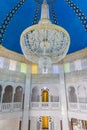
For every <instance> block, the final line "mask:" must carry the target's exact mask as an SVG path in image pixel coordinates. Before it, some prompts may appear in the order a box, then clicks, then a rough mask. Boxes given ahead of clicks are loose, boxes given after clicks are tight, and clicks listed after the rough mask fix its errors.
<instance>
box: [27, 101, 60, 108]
mask: <svg viewBox="0 0 87 130" xmlns="http://www.w3.org/2000/svg"><path fill="white" fill-rule="evenodd" d="M30 106H31V109H49V108H50V109H60V102H31V104H30Z"/></svg>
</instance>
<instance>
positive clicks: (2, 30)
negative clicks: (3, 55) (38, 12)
mask: <svg viewBox="0 0 87 130" xmlns="http://www.w3.org/2000/svg"><path fill="white" fill-rule="evenodd" d="M25 2H26V0H20V1H19V2H18V3H17V4H16V6H15V7H14V8H12V10H11V11H10V12H9V13H8V15H7V16H6V17H5V19H4V20H3V22H2V25H1V26H0V44H1V45H2V44H3V40H4V35H5V32H6V29H7V28H8V25H9V23H10V22H11V20H12V18H13V16H14V15H15V13H16V12H17V11H18V9H19V8H21V7H22V5H23V4H24V3H25Z"/></svg>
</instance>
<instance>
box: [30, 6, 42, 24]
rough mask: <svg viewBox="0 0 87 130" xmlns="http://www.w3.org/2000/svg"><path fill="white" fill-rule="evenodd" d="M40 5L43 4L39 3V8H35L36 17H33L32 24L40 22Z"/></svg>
mask: <svg viewBox="0 0 87 130" xmlns="http://www.w3.org/2000/svg"><path fill="white" fill-rule="evenodd" d="M40 7H41V4H39V3H38V5H37V8H36V10H35V15H34V18H33V20H32V25H34V24H37V23H38V15H39V11H40Z"/></svg>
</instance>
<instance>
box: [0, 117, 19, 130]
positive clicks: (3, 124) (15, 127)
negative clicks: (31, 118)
mask: <svg viewBox="0 0 87 130" xmlns="http://www.w3.org/2000/svg"><path fill="white" fill-rule="evenodd" d="M0 130H19V120H18V119H8V120H0Z"/></svg>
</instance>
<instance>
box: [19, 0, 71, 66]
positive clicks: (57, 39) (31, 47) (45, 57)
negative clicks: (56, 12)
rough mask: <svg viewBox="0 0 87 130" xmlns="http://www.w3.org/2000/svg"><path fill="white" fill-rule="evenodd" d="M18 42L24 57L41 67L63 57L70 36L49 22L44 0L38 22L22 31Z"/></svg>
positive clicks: (47, 9) (47, 8)
mask: <svg viewBox="0 0 87 130" xmlns="http://www.w3.org/2000/svg"><path fill="white" fill-rule="evenodd" d="M20 43H21V48H22V51H23V54H24V55H25V57H26V58H27V59H28V60H29V61H31V62H33V63H38V64H39V65H40V67H42V68H43V67H45V66H46V67H49V66H50V65H51V64H52V63H57V62H58V61H60V60H62V59H63V58H64V57H65V55H66V54H67V51H68V49H69V45H70V36H69V34H68V32H67V31H66V30H65V29H63V28H62V27H60V26H57V25H55V24H52V23H51V21H50V18H49V6H48V4H47V2H46V0H44V1H43V4H42V9H41V19H40V21H39V23H38V24H36V25H33V26H30V27H28V28H27V29H25V30H24V31H23V32H22V34H21V38H20Z"/></svg>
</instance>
